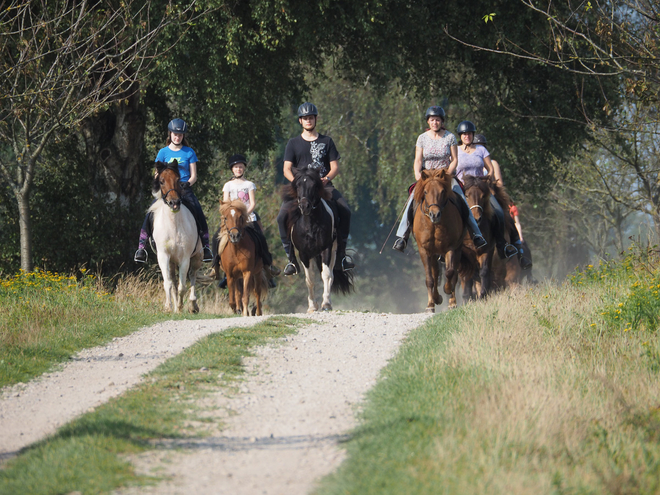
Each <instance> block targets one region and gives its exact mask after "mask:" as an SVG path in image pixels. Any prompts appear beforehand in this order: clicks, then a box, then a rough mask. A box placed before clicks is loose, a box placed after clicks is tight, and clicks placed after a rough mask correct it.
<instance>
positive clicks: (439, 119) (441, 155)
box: [392, 106, 487, 253]
mask: <svg viewBox="0 0 660 495" xmlns="http://www.w3.org/2000/svg"><path fill="white" fill-rule="evenodd" d="M426 122H427V124H428V126H429V127H430V129H429V130H427V131H426V132H424V133H423V134H420V135H419V137H418V138H417V144H416V145H415V164H414V166H413V170H414V172H415V180H417V181H419V180H420V179H421V178H422V169H425V170H428V169H440V168H446V169H447V172H449V173H450V174H453V173H454V171H455V170H456V164H457V158H456V155H457V150H456V137H455V136H454V135H453V134H452V133H451V132H449V131H448V130H447V129H446V128H445V111H444V109H443V108H442V107H438V106H432V107H429V108H428V109H427V110H426ZM452 190H453V191H454V192H455V193H456V194H457V195H458V196H460V197H461V198H463V201H465V204H467V200H466V199H465V194H464V193H463V190H462V189H461V186H460V185H459V184H458V182H457V181H456V179H452ZM412 201H413V194H412V193H411V194H410V197H409V198H408V203H406V208H405V211H404V213H403V217H402V218H401V222H400V223H399V229H398V230H397V231H396V236H397V239H396V241H394V246H392V249H396V250H397V251H400V252H402V253H403V251H404V250H405V249H406V245H407V244H408V237H409V236H410V227H411V223H412V222H411V220H412V219H411V218H410V217H411V216H412V214H411V213H412V210H411V209H410V206H411V204H412ZM467 228H468V232H469V233H470V237H471V238H472V242H474V245H475V247H476V248H477V249H478V248H480V247H483V246H485V245H486V244H487V243H486V240H485V239H484V238H483V236H482V235H481V231H480V230H479V226H478V225H477V222H476V221H475V219H474V216H473V215H472V211H470V214H469V217H468V222H467Z"/></svg>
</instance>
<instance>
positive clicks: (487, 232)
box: [461, 175, 498, 301]
mask: <svg viewBox="0 0 660 495" xmlns="http://www.w3.org/2000/svg"><path fill="white" fill-rule="evenodd" d="M463 184H464V186H465V198H466V199H467V202H468V206H469V207H470V210H471V211H472V214H473V215H474V219H475V220H476V221H477V224H479V230H480V231H481V235H483V236H484V239H486V241H487V242H488V244H487V246H486V247H485V248H482V249H480V250H479V251H476V250H475V252H476V255H477V262H478V264H479V276H478V283H477V284H476V285H477V286H478V287H477V290H478V297H479V298H483V297H486V295H487V294H488V292H489V291H490V289H491V281H492V265H493V254H494V252H495V229H496V228H498V226H497V220H496V219H495V218H493V216H494V215H495V212H494V210H493V207H492V206H491V204H490V198H491V189H490V188H491V185H492V181H490V180H488V179H486V178H484V177H473V176H471V175H466V176H465V177H464V183H463ZM465 242H466V243H467V244H468V246H470V247H472V248H474V245H473V244H472V241H471V240H470V239H469V237H466V239H465ZM475 281H476V280H475V278H467V279H466V278H463V277H462V278H461V283H462V284H463V299H464V300H466V301H467V300H470V299H474V297H475V295H474V289H475Z"/></svg>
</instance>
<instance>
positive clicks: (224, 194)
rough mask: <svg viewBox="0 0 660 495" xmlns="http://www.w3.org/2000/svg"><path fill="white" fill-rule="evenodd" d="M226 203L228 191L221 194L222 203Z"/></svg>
mask: <svg viewBox="0 0 660 495" xmlns="http://www.w3.org/2000/svg"><path fill="white" fill-rule="evenodd" d="M227 201H229V191H224V192H223V193H222V202H223V203H226V202H227Z"/></svg>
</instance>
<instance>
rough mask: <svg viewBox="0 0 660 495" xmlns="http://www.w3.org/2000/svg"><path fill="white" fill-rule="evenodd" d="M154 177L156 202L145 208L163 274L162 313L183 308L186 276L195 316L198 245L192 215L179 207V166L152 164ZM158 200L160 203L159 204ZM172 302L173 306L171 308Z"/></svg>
mask: <svg viewBox="0 0 660 495" xmlns="http://www.w3.org/2000/svg"><path fill="white" fill-rule="evenodd" d="M156 170H157V172H158V173H157V175H156V178H155V179H154V184H153V195H154V197H155V198H156V201H155V202H154V204H153V205H151V207H150V208H149V211H150V212H152V213H153V221H154V224H153V225H154V227H153V240H154V242H155V243H156V252H157V255H158V265H159V266H160V271H161V273H162V274H163V286H164V288H165V310H166V311H170V310H171V309H174V311H175V312H180V311H181V310H182V309H183V296H184V294H185V289H186V277H190V297H189V299H190V304H191V312H192V313H197V312H198V311H199V306H198V305H197V296H196V295H195V282H196V280H197V271H198V270H199V268H200V267H201V266H202V242H201V240H200V239H199V233H198V232H197V224H196V223H195V217H193V214H192V213H191V212H190V210H188V208H186V207H185V205H183V204H181V184H180V182H179V178H180V176H179V165H178V163H177V161H176V160H173V161H172V162H171V163H164V162H158V163H156ZM159 199H162V201H159ZM177 268H178V270H179V285H178V286H176V285H175V284H174V280H175V279H176V271H177ZM174 301H176V306H175V307H174V308H172V305H173V304H174Z"/></svg>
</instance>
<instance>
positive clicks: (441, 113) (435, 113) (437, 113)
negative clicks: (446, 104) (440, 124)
mask: <svg viewBox="0 0 660 495" xmlns="http://www.w3.org/2000/svg"><path fill="white" fill-rule="evenodd" d="M429 117H440V118H441V119H442V120H445V110H444V109H443V108H442V107H438V106H432V107H428V108H427V109H426V117H425V118H426V120H429Z"/></svg>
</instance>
